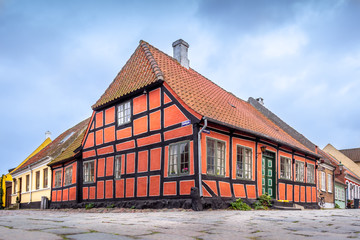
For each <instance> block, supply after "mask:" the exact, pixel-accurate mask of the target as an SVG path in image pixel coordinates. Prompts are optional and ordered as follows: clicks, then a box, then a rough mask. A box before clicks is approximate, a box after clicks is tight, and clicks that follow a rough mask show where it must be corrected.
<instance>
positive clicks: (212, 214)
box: [0, 209, 360, 240]
mask: <svg viewBox="0 0 360 240" xmlns="http://www.w3.org/2000/svg"><path fill="white" fill-rule="evenodd" d="M345 238H360V210H354V209H349V210H339V209H334V210H304V211H275V210H272V211H235V210H207V211H203V212H193V211H189V210H179V209H175V210H169V209H164V210H122V209H112V210H108V209H102V210H101V209H96V210H94V209H92V210H90V211H86V210H84V209H81V210H45V211H44V210H12V211H9V210H7V211H5V210H2V211H0V239H4V240H7V239H11V240H15V239H26V240H32V239H34V240H35V239H36V240H40V239H46V240H47V239H76V240H83V239H84V240H85V239H86V240H92V239H124V240H125V239H171V240H176V239H182V240H187V239H192V240H200V239H327V240H329V239H345Z"/></svg>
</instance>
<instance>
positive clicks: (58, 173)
mask: <svg viewBox="0 0 360 240" xmlns="http://www.w3.org/2000/svg"><path fill="white" fill-rule="evenodd" d="M55 187H61V170H58V171H56V172H55Z"/></svg>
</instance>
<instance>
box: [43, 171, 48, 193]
mask: <svg viewBox="0 0 360 240" xmlns="http://www.w3.org/2000/svg"><path fill="white" fill-rule="evenodd" d="M48 178H49V177H48V169H47V168H45V169H44V170H43V188H47V187H48V186H49V185H48Z"/></svg>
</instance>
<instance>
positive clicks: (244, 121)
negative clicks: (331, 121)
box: [93, 41, 313, 153]
mask: <svg viewBox="0 0 360 240" xmlns="http://www.w3.org/2000/svg"><path fill="white" fill-rule="evenodd" d="M159 80H161V81H162V80H163V81H165V82H166V83H167V84H168V85H169V86H170V87H171V89H172V90H173V91H174V92H175V93H176V94H177V95H178V96H179V97H180V99H181V100H183V101H184V102H185V104H186V105H187V106H189V107H190V108H191V109H192V110H194V111H195V112H196V113H198V114H200V115H201V116H204V117H207V118H209V119H210V120H215V121H218V122H220V123H223V124H227V125H231V126H234V127H236V128H239V129H243V130H247V131H248V132H251V133H257V134H260V135H263V136H265V137H269V138H270V139H275V140H276V141H278V142H280V143H285V144H287V145H291V146H293V147H296V148H300V149H302V150H304V151H306V152H311V153H313V151H311V150H309V149H308V148H307V147H305V146H304V145H302V144H301V143H299V142H298V141H297V140H295V139H294V138H292V137H291V136H290V135H289V134H287V133H286V132H285V131H283V130H282V129H281V128H279V127H278V126H276V124H274V123H273V122H271V121H270V120H269V119H267V118H266V117H265V116H264V115H263V114H261V113H260V112H259V111H257V110H256V109H255V108H254V107H253V106H251V104H249V103H248V102H246V101H243V100H241V99H239V98H238V97H236V96H234V95H233V94H232V93H230V92H227V91H225V90H224V89H222V88H221V87H219V86H218V85H216V84H215V83H213V82H211V81H210V80H209V79H207V78H205V77H204V76H202V75H201V74H199V73H197V72H196V71H194V70H193V69H191V68H189V69H187V68H185V67H183V66H181V65H180V63H178V61H176V60H175V59H174V58H172V57H170V56H168V55H167V54H165V53H163V52H161V51H160V50H158V49H157V48H155V47H153V46H151V45H150V44H148V43H146V42H144V41H140V44H139V46H138V48H137V49H136V50H135V52H134V54H133V55H132V56H131V57H130V59H129V61H128V62H127V63H126V64H125V66H124V67H123V68H122V70H121V71H120V73H119V74H118V76H117V77H116V78H115V79H114V81H113V82H112V83H111V84H110V86H109V88H108V89H107V90H106V91H105V93H104V94H103V95H102V96H101V97H100V99H99V100H98V101H97V102H96V103H95V104H94V105H93V109H97V108H99V107H101V106H103V105H104V104H106V103H109V102H111V101H113V100H115V99H118V98H120V97H122V96H125V95H127V94H129V93H131V92H134V91H136V90H138V89H141V88H142V87H144V86H147V85H149V84H151V83H154V82H156V81H159Z"/></svg>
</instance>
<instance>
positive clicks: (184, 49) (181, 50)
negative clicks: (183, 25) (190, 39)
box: [172, 39, 190, 69]
mask: <svg viewBox="0 0 360 240" xmlns="http://www.w3.org/2000/svg"><path fill="white" fill-rule="evenodd" d="M172 46H173V49H174V58H175V59H176V60H177V61H178V62H179V63H180V64H181V66H183V67H186V68H187V69H189V63H190V61H189V59H188V48H189V44H188V43H187V42H185V41H184V40H182V39H179V40H177V41H175V42H173V44H172Z"/></svg>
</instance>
